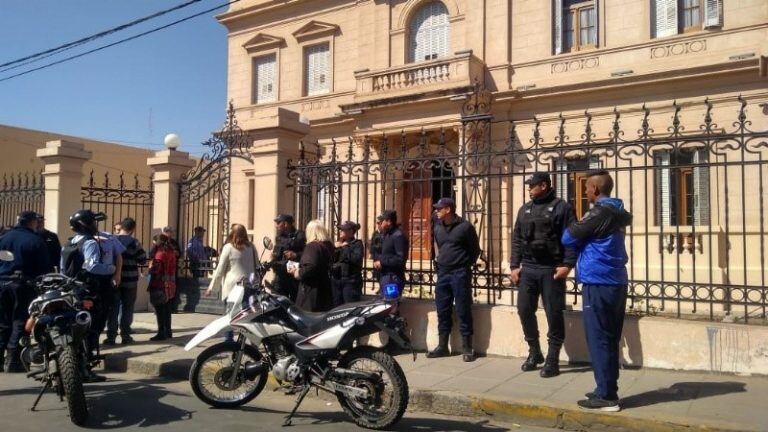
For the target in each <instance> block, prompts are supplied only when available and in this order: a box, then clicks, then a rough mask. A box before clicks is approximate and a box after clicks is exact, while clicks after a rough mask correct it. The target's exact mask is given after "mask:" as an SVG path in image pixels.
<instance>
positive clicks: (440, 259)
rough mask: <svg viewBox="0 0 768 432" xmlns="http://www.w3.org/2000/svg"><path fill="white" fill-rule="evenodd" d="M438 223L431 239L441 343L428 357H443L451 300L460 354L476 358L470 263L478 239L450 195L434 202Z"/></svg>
mask: <svg viewBox="0 0 768 432" xmlns="http://www.w3.org/2000/svg"><path fill="white" fill-rule="evenodd" d="M433 207H434V208H435V215H436V216H437V223H435V224H434V225H433V226H434V233H433V235H434V239H435V243H436V244H437V247H438V253H437V257H436V258H435V264H436V265H437V285H436V286H435V305H436V307H437V329H438V335H439V338H440V342H439V343H438V346H437V347H436V348H435V349H434V350H432V351H430V352H429V353H427V357H429V358H435V357H445V356H447V355H448V354H449V352H448V339H449V338H450V336H451V327H452V326H453V303H454V302H455V303H456V315H457V316H458V318H459V331H460V332H461V342H462V355H463V360H464V361H465V362H471V361H474V360H475V351H474V349H473V348H472V334H473V330H474V329H473V325H472V324H473V323H472V285H471V281H472V265H474V264H475V263H476V262H477V259H478V258H479V257H480V240H479V239H478V237H477V231H476V230H475V227H474V225H472V224H471V223H469V221H468V220H466V219H464V218H462V217H461V216H459V215H457V214H456V203H455V202H454V201H453V199H451V198H440V200H439V201H437V203H436V204H435V205H433Z"/></svg>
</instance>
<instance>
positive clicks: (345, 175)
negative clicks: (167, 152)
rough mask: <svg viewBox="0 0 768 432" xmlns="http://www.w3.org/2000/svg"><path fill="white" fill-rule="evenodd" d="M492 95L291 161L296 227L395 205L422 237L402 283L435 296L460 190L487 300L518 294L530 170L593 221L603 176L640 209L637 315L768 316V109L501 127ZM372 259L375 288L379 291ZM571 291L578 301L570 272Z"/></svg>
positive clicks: (634, 293) (737, 106)
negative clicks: (440, 203)
mask: <svg viewBox="0 0 768 432" xmlns="http://www.w3.org/2000/svg"><path fill="white" fill-rule="evenodd" d="M490 102H491V96H490V94H489V93H488V92H486V91H483V90H480V89H478V90H476V92H475V93H474V94H473V95H471V96H470V97H469V99H468V100H467V101H466V103H465V104H464V107H463V112H462V116H461V118H460V120H458V121H456V122H455V123H452V124H445V125H443V127H441V128H439V129H432V130H424V129H421V130H418V129H415V131H414V129H413V128H412V129H410V130H404V131H403V132H401V133H400V134H398V135H395V136H393V135H387V134H383V133H382V134H368V135H365V136H359V137H351V138H348V139H346V140H332V141H331V142H328V143H301V146H300V154H299V158H298V160H296V161H292V162H289V166H288V172H289V179H290V181H291V187H293V188H294V190H295V196H296V200H295V203H294V204H295V209H294V211H295V214H296V215H297V216H298V222H299V223H300V224H301V225H302V226H303V225H305V224H306V223H307V222H308V221H309V220H310V219H313V218H319V219H322V220H323V221H324V222H325V223H326V225H327V226H328V227H329V228H331V229H332V230H334V232H335V231H336V225H337V224H338V223H339V222H341V221H343V220H346V219H350V220H354V221H358V222H360V223H361V225H362V226H363V229H362V230H361V232H360V234H361V236H362V237H364V238H365V239H367V238H369V237H370V235H371V233H372V230H373V228H374V218H375V216H376V215H377V214H378V213H379V212H380V211H381V210H382V209H385V208H393V209H396V210H397V211H398V214H399V215H400V217H401V220H402V226H403V228H404V230H405V232H406V234H407V235H408V236H409V237H410V250H409V261H408V268H407V271H406V272H407V277H406V278H407V291H406V293H407V295H410V296H415V297H419V298H431V297H432V296H433V287H434V283H435V271H434V267H433V261H432V260H433V257H434V253H435V251H434V246H433V245H432V238H431V225H432V223H434V221H433V219H432V211H431V204H432V203H434V202H435V201H437V199H439V198H440V197H442V196H451V197H453V198H455V199H456V201H457V204H458V207H459V209H458V213H459V214H460V215H463V216H465V217H466V218H467V219H468V220H469V221H470V222H472V223H473V224H474V225H475V227H476V229H477V231H478V234H479V235H480V239H481V248H482V250H483V252H482V255H481V257H480V259H479V261H478V263H477V265H476V268H475V270H474V277H473V281H472V288H473V291H474V295H475V299H476V301H481V302H486V303H490V304H494V303H498V302H499V301H503V302H505V303H506V301H507V299H509V302H510V303H511V304H514V301H515V299H514V289H515V288H516V287H514V286H512V284H511V281H510V280H509V277H508V264H507V262H508V260H509V252H510V246H511V233H512V230H513V227H514V222H515V218H516V213H517V209H518V208H519V207H520V206H521V205H522V204H523V203H524V202H525V200H527V190H526V189H525V188H526V186H525V185H524V183H523V181H524V179H525V178H526V177H527V176H529V175H530V173H531V172H533V171H547V172H549V173H550V174H551V175H552V177H553V187H554V188H555V190H556V193H557V195H558V196H560V197H561V198H563V199H566V200H568V201H569V202H571V203H572V204H573V205H574V207H575V208H576V209H577V213H578V215H579V216H581V215H583V213H584V212H586V211H587V210H588V208H589V204H588V202H586V197H585V196H584V193H583V186H584V182H585V179H586V174H587V173H588V172H590V171H593V170H596V169H601V170H607V171H609V172H610V173H611V175H612V176H613V177H614V179H615V189H614V194H613V195H614V196H617V197H619V198H622V199H623V200H624V201H625V204H626V206H627V208H628V209H629V210H630V211H631V212H632V213H633V215H634V221H633V223H632V225H631V226H630V227H628V230H627V250H628V253H629V256H630V262H629V264H628V266H627V267H628V270H629V274H630V283H629V292H630V302H629V303H630V306H629V307H630V309H631V310H632V311H634V312H637V313H644V314H656V313H663V314H673V315H676V316H678V317H682V316H694V317H695V316H702V314H703V316H705V317H706V318H708V319H714V318H715V317H716V316H718V317H719V316H724V315H731V316H734V317H735V318H736V319H743V320H747V319H752V320H754V319H755V318H759V319H762V320H765V317H766V306H767V303H768V302H767V299H766V296H767V292H768V291H766V289H765V285H766V278H768V268H766V264H765V262H766V253H767V252H768V251H767V250H766V247H767V245H766V241H767V240H768V233H766V229H765V228H766V220H765V219H766V204H767V203H768V196H766V195H767V194H768V142H767V141H768V139H767V138H768V126H766V125H768V119H767V118H766V117H765V114H768V112H767V111H768V107H767V106H766V105H765V104H759V102H760V101H757V100H747V99H745V98H741V97H739V98H731V99H728V98H724V99H723V100H721V101H718V104H717V105H715V104H714V103H713V102H711V101H709V100H705V101H700V102H695V103H686V104H677V103H674V104H672V106H657V107H654V108H653V109H652V108H650V107H647V106H645V105H643V106H642V107H637V108H635V109H631V110H625V111H624V112H623V113H622V112H619V111H618V110H616V109H614V110H613V112H596V113H590V112H583V113H581V114H568V115H564V114H560V115H559V116H557V117H550V118H535V117H534V118H532V119H526V120H519V121H509V122H508V121H504V122H497V121H494V120H493V118H492V117H491V115H490ZM749 116H752V117H753V118H752V119H748V117H749ZM691 125H692V126H691ZM574 130H575V131H577V133H576V134H575V135H569V132H570V133H573V131H574ZM630 131H633V133H632V134H631V135H632V136H631V137H629V136H630ZM635 131H636V132H635ZM572 136H574V137H575V138H572ZM547 137H554V138H552V139H549V138H547ZM370 265H371V263H370V261H368V262H367V268H366V269H365V275H366V280H367V282H368V283H367V284H366V289H367V290H373V289H375V284H374V283H373V280H372V268H371V267H370ZM568 292H569V293H570V295H571V296H572V297H571V298H572V299H573V301H572V303H573V305H575V306H576V307H578V305H579V300H580V290H579V287H578V286H577V285H576V284H575V282H574V281H573V280H571V281H570V282H569V286H568Z"/></svg>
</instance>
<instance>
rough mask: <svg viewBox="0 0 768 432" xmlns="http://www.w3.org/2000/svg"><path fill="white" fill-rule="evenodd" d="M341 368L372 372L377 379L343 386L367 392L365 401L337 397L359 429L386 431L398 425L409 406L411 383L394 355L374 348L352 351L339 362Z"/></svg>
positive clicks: (351, 382)
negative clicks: (409, 386)
mask: <svg viewBox="0 0 768 432" xmlns="http://www.w3.org/2000/svg"><path fill="white" fill-rule="evenodd" d="M338 367H340V368H345V369H352V370H356V371H360V372H367V373H371V374H373V375H375V376H377V377H378V378H377V379H375V380H363V379H354V380H351V381H350V382H347V383H344V384H346V385H351V386H353V387H358V388H361V389H365V390H368V394H369V396H368V397H367V398H365V399H360V398H348V397H347V396H344V395H341V394H339V395H338V400H339V403H340V404H341V407H342V408H343V409H344V412H346V413H347V415H349V416H350V417H352V420H353V421H354V422H355V423H356V424H357V425H358V426H360V427H364V428H368V429H387V428H389V427H390V426H392V425H393V424H395V423H397V422H398V421H399V420H400V419H401V418H402V417H403V413H405V409H406V408H407V407H408V381H407V380H406V378H405V374H404V373H403V370H402V369H401V368H400V365H399V364H397V361H395V359H394V358H392V356H390V355H389V354H387V353H385V352H383V351H381V350H379V349H377V348H372V347H361V348H358V349H355V350H352V351H350V352H349V353H347V354H346V355H345V356H344V357H342V358H341V360H339V364H338Z"/></svg>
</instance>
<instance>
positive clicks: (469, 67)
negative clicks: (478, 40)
mask: <svg viewBox="0 0 768 432" xmlns="http://www.w3.org/2000/svg"><path fill="white" fill-rule="evenodd" d="M484 69H485V67H484V65H483V62H482V61H480V59H478V58H477V57H475V56H473V55H472V51H460V52H457V53H456V54H455V55H454V56H452V57H446V58H441V59H437V60H430V61H426V62H419V63H409V64H406V65H402V66H395V67H391V68H387V69H383V70H378V71H369V70H362V71H357V72H355V79H356V80H357V91H356V94H355V104H353V105H355V106H354V107H353V106H349V108H351V109H354V108H365V107H366V106H370V105H380V104H385V105H386V104H391V103H398V102H401V101H403V97H404V96H409V97H408V98H407V99H408V100H410V99H411V98H421V97H422V96H424V95H427V94H435V95H441V94H455V93H460V92H463V91H464V90H465V89H467V88H469V87H471V86H472V85H473V84H474V83H475V81H477V82H480V83H482V82H483V78H484Z"/></svg>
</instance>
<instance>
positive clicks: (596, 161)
mask: <svg viewBox="0 0 768 432" xmlns="http://www.w3.org/2000/svg"><path fill="white" fill-rule="evenodd" d="M599 169H600V158H599V157H597V156H590V157H589V170H590V171H595V170H599Z"/></svg>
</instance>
